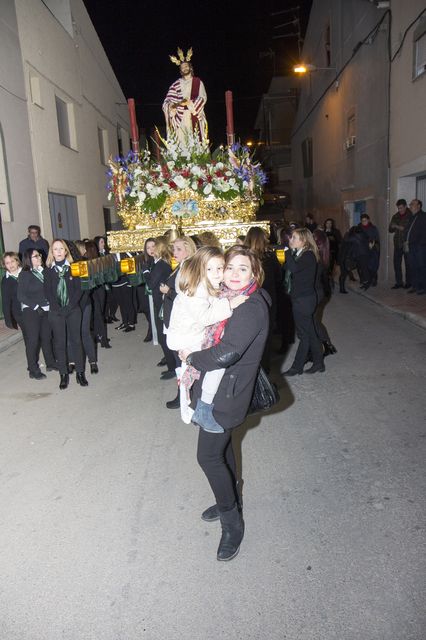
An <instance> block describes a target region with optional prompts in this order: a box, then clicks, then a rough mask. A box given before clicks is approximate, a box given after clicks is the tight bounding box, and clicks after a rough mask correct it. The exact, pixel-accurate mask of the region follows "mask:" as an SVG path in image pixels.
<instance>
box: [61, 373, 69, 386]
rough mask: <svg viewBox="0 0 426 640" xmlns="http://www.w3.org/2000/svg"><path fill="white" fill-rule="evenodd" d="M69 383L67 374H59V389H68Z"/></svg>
mask: <svg viewBox="0 0 426 640" xmlns="http://www.w3.org/2000/svg"><path fill="white" fill-rule="evenodd" d="M69 381H70V377H69V375H68V373H61V381H60V383H59V388H60V389H66V388H67V387H68V383H69Z"/></svg>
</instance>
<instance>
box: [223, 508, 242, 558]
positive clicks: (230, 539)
mask: <svg viewBox="0 0 426 640" xmlns="http://www.w3.org/2000/svg"><path fill="white" fill-rule="evenodd" d="M219 517H220V523H221V525H222V537H221V539H220V542H219V547H218V549H217V559H218V560H220V561H224V562H227V561H228V560H232V558H235V556H236V555H237V553H238V552H239V550H240V545H241V542H242V540H243V538H244V522H243V518H242V515H241V513H240V512H239V511H238V507H237V505H235V507H233V508H232V509H231V511H220V512H219Z"/></svg>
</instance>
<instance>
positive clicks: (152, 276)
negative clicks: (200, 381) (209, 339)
mask: <svg viewBox="0 0 426 640" xmlns="http://www.w3.org/2000/svg"><path fill="white" fill-rule="evenodd" d="M170 258H171V256H170V250H169V247H168V244H167V242H166V239H165V238H164V237H163V236H160V237H158V238H156V239H155V249H154V261H153V263H152V265H151V267H150V266H149V264H147V263H145V266H144V268H143V275H144V278H145V282H146V286H147V287H148V289H149V290H150V292H151V295H152V300H153V303H154V316H155V326H156V329H157V336H158V343H159V345H160V346H161V349H162V350H163V354H164V358H165V360H166V365H167V371H164V373H162V374H161V376H160V378H161V379H162V380H168V379H170V378H174V377H175V376H176V372H175V368H176V360H175V356H174V354H173V351H171V350H170V349H169V347H168V346H167V343H166V334H165V333H164V324H163V318H162V315H163V294H162V292H161V291H160V287H161V286H162V285H164V284H165V282H166V281H167V278H168V277H169V275H170V274H171V272H172V268H171V266H170Z"/></svg>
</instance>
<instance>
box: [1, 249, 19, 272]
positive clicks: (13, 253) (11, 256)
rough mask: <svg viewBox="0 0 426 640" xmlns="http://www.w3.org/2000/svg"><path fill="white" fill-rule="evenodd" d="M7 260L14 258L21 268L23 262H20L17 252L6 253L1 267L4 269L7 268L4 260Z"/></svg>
mask: <svg viewBox="0 0 426 640" xmlns="http://www.w3.org/2000/svg"><path fill="white" fill-rule="evenodd" d="M5 258H13V259H14V260H16V262H17V263H18V267H20V266H21V261H20V259H19V256H18V254H17V253H16V252H15V251H6V253H4V254H3V255H2V258H1V265H2V267H3V268H5V266H4V259H5Z"/></svg>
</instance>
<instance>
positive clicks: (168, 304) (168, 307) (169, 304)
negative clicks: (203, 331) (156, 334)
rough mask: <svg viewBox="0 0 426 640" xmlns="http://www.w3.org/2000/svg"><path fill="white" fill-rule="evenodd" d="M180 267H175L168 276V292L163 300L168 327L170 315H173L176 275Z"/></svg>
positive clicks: (164, 319)
mask: <svg viewBox="0 0 426 640" xmlns="http://www.w3.org/2000/svg"><path fill="white" fill-rule="evenodd" d="M178 272H179V269H175V270H174V271H173V272H172V273H171V274H170V275H169V277H168V278H167V280H166V282H165V284H166V285H167V286H168V287H169V290H168V292H167V293H165V294H164V300H163V322H164V326H165V327H166V329H167V328H168V326H169V324H170V316H171V315H172V309H173V302H174V300H175V298H176V296H177V291H176V276H177V274H178Z"/></svg>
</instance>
